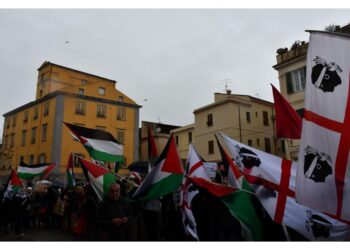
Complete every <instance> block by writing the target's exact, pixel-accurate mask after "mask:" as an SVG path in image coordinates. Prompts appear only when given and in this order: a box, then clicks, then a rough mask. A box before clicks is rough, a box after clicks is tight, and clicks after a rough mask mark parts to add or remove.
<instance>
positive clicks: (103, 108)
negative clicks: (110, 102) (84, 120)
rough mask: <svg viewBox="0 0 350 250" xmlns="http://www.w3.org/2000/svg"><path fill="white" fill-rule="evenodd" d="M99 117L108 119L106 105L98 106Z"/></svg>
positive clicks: (97, 114)
mask: <svg viewBox="0 0 350 250" xmlns="http://www.w3.org/2000/svg"><path fill="white" fill-rule="evenodd" d="M96 116H97V117H106V106H105V105H97V113H96Z"/></svg>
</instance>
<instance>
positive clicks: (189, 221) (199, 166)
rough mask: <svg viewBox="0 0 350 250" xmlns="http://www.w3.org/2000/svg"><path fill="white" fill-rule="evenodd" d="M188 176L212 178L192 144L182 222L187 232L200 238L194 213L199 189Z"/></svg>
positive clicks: (184, 190) (187, 168)
mask: <svg viewBox="0 0 350 250" xmlns="http://www.w3.org/2000/svg"><path fill="white" fill-rule="evenodd" d="M188 177H197V178H203V179H205V180H210V177H209V174H208V173H207V171H206V168H205V167H204V165H203V162H202V159H201V158H200V156H199V155H198V153H197V151H196V149H195V148H194V146H193V145H192V144H190V146H189V151H188V155H187V160H186V176H185V178H183V181H182V222H183V225H184V228H185V232H186V233H187V234H188V235H190V236H192V237H193V238H195V239H196V240H199V238H198V234H197V224H196V221H195V218H194V216H193V213H192V206H191V202H192V199H193V198H194V197H195V196H196V195H197V194H198V193H199V191H198V189H197V188H196V187H195V185H194V184H193V183H191V182H190V180H189V179H188Z"/></svg>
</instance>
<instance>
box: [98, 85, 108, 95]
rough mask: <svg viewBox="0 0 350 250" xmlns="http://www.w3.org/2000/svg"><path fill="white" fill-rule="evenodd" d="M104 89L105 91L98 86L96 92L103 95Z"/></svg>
mask: <svg viewBox="0 0 350 250" xmlns="http://www.w3.org/2000/svg"><path fill="white" fill-rule="evenodd" d="M105 91H106V89H105V88H102V87H99V88H98V94H99V95H105Z"/></svg>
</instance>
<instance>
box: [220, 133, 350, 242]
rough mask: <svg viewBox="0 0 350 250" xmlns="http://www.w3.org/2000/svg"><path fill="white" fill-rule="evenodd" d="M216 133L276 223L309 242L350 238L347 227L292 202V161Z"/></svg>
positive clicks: (349, 230) (294, 169)
mask: <svg viewBox="0 0 350 250" xmlns="http://www.w3.org/2000/svg"><path fill="white" fill-rule="evenodd" d="M219 134H220V136H221V137H222V138H223V140H224V141H225V143H226V145H227V148H228V150H229V152H230V154H231V155H232V156H233V158H234V160H235V162H236V165H237V166H239V168H240V170H241V171H242V172H243V173H244V177H245V179H246V180H247V181H248V182H249V183H250V184H251V186H252V188H253V190H254V192H255V194H256V196H257V198H258V199H259V200H260V202H261V204H262V205H263V206H264V208H265V210H266V211H267V213H268V214H269V215H270V217H271V218H272V219H273V220H274V221H275V222H276V223H279V224H285V225H286V226H288V227H290V228H292V229H294V230H296V231H298V232H299V233H301V234H302V235H303V236H305V237H306V238H307V239H309V240H313V241H322V240H323V241H329V240H346V239H348V238H349V237H350V226H349V225H348V224H346V223H343V222H341V221H339V220H336V219H334V218H331V217H330V216H328V215H326V214H324V213H321V212H319V211H317V210H314V209H311V208H307V207H305V206H302V205H300V204H298V203H296V201H295V177H296V170H297V163H296V162H291V161H289V160H285V159H282V158H279V157H276V156H274V155H271V154H268V153H265V152H263V151H260V150H257V149H255V148H252V147H249V146H247V145H244V144H242V143H239V142H237V141H235V140H233V139H231V138H229V137H228V136H226V135H224V134H222V133H219ZM243 149H244V150H243Z"/></svg>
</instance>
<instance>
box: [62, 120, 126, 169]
mask: <svg viewBox="0 0 350 250" xmlns="http://www.w3.org/2000/svg"><path fill="white" fill-rule="evenodd" d="M64 124H66V126H67V127H68V128H69V130H70V131H71V133H72V136H73V137H74V138H76V139H77V140H78V141H79V142H80V143H81V144H82V145H83V146H84V147H85V149H86V150H87V151H88V152H89V155H90V156H91V157H92V158H93V159H95V160H98V161H104V162H116V161H119V162H122V161H124V157H123V145H122V144H120V143H119V142H118V141H117V140H116V139H115V138H114V137H113V136H112V135H111V134H110V133H108V132H106V131H102V130H99V129H92V128H85V127H82V126H78V125H73V124H70V123H66V122H64Z"/></svg>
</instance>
